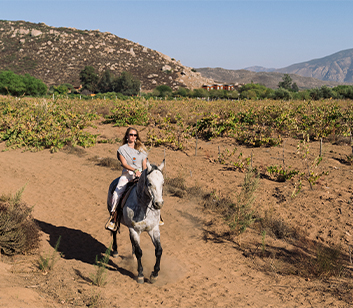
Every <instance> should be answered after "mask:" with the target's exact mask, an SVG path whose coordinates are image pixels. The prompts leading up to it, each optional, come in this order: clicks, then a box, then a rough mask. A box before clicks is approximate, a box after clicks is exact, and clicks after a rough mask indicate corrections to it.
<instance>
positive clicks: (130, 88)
mask: <svg viewBox="0 0 353 308" xmlns="http://www.w3.org/2000/svg"><path fill="white" fill-rule="evenodd" d="M112 86H113V91H115V92H119V93H121V94H123V95H138V94H139V93H140V87H141V82H140V80H138V79H136V78H135V77H134V76H133V75H132V74H131V73H129V72H122V73H121V75H120V76H119V77H117V78H115V79H114V80H113V82H112Z"/></svg>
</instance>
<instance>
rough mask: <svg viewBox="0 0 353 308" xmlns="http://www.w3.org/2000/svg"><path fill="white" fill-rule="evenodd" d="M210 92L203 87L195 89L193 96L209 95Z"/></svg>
mask: <svg viewBox="0 0 353 308" xmlns="http://www.w3.org/2000/svg"><path fill="white" fill-rule="evenodd" d="M209 95H210V93H209V92H208V91H207V90H206V89H203V88H200V89H194V91H193V97H209Z"/></svg>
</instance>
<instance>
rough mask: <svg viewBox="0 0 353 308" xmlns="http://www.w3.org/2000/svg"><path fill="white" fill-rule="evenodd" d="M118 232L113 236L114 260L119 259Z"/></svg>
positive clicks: (114, 232) (113, 232)
mask: <svg viewBox="0 0 353 308" xmlns="http://www.w3.org/2000/svg"><path fill="white" fill-rule="evenodd" d="M116 233H117V232H116V231H112V234H113V247H112V256H113V257H114V258H117V257H118V244H117V242H116Z"/></svg>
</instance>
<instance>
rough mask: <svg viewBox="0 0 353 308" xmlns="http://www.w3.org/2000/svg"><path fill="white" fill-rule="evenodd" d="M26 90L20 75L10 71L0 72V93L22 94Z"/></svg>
mask: <svg viewBox="0 0 353 308" xmlns="http://www.w3.org/2000/svg"><path fill="white" fill-rule="evenodd" d="M25 91H26V85H25V83H24V82H23V79H22V77H21V76H19V75H17V74H15V73H14V72H12V71H3V72H1V73H0V94H5V95H7V94H10V95H15V96H19V95H23V94H24V93H25Z"/></svg>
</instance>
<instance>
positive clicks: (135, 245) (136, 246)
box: [129, 228, 145, 283]
mask: <svg viewBox="0 0 353 308" xmlns="http://www.w3.org/2000/svg"><path fill="white" fill-rule="evenodd" d="M129 230H130V241H131V244H132V252H133V253H134V254H135V256H136V259H137V272H138V276H137V282H138V283H144V281H145V279H144V277H143V267H142V261H141V259H142V250H141V247H140V234H139V233H137V232H136V231H135V230H134V229H133V228H129Z"/></svg>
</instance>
